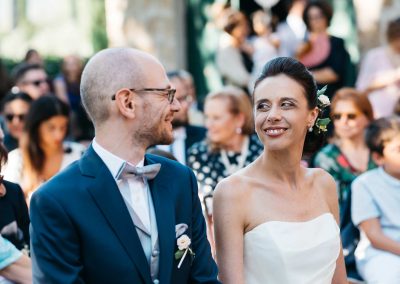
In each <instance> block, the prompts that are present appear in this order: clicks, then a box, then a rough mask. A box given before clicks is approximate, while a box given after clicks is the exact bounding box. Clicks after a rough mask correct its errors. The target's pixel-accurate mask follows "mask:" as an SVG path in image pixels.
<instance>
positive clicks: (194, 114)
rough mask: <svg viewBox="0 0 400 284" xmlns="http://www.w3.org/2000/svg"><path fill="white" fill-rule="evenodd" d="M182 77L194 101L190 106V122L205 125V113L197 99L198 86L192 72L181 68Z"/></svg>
mask: <svg viewBox="0 0 400 284" xmlns="http://www.w3.org/2000/svg"><path fill="white" fill-rule="evenodd" d="M179 74H180V77H181V78H182V80H183V82H184V84H185V86H186V89H187V92H188V93H189V94H190V96H191V98H192V101H191V103H190V107H189V113H188V115H189V123H190V124H191V125H196V126H204V114H203V112H202V111H201V107H200V105H199V101H198V100H197V93H196V86H195V84H194V79H193V76H192V74H190V73H189V72H188V71H186V70H183V69H182V70H179Z"/></svg>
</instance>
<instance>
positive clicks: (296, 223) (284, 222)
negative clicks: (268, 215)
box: [244, 212, 335, 236]
mask: <svg viewBox="0 0 400 284" xmlns="http://www.w3.org/2000/svg"><path fill="white" fill-rule="evenodd" d="M325 216H326V217H329V216H330V217H331V218H332V219H333V220H335V218H334V216H333V215H332V213H330V212H325V213H322V214H321V215H318V216H317V217H314V218H312V219H309V220H306V221H275V220H272V221H266V222H263V223H260V224H258V225H257V226H255V227H254V228H253V229H251V230H250V231H247V232H246V233H244V236H246V235H247V234H249V233H251V232H254V231H255V230H257V229H259V228H260V227H264V226H267V225H272V224H285V225H289V226H290V225H299V224H309V223H312V222H315V221H317V220H319V219H321V218H324V217H325Z"/></svg>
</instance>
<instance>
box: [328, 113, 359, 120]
mask: <svg viewBox="0 0 400 284" xmlns="http://www.w3.org/2000/svg"><path fill="white" fill-rule="evenodd" d="M342 116H346V117H347V119H348V120H354V119H356V118H357V116H358V114H356V113H334V114H333V115H332V118H333V120H340V119H341V118H342Z"/></svg>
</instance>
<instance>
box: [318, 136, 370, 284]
mask: <svg viewBox="0 0 400 284" xmlns="http://www.w3.org/2000/svg"><path fill="white" fill-rule="evenodd" d="M312 165H313V167H318V168H322V169H324V170H326V171H327V172H328V173H330V174H331V175H332V176H333V178H334V179H335V181H336V186H337V190H338V197H339V212H340V234H341V238H342V245H343V254H344V257H345V263H346V270H347V276H348V278H353V279H358V280H360V279H361V278H360V277H359V275H358V273H357V270H356V266H355V258H354V251H355V249H356V247H357V243H358V241H359V237H360V233H359V231H358V229H357V228H356V227H355V226H354V224H353V223H352V221H351V211H350V209H351V183H352V182H353V180H354V179H355V178H356V177H357V176H358V175H360V174H362V172H360V171H358V170H357V169H355V168H354V167H353V166H352V165H351V164H350V163H349V161H348V160H347V159H346V156H345V155H344V154H343V153H342V152H341V151H340V148H339V147H338V146H337V145H335V144H328V145H326V146H325V147H324V148H322V149H321V150H320V152H319V153H318V154H317V155H316V156H315V158H314V161H313V163H312ZM375 167H376V165H375V163H374V162H373V161H372V159H371V156H370V158H369V161H368V169H367V170H370V169H373V168H375Z"/></svg>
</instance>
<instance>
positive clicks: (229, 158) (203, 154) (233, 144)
mask: <svg viewBox="0 0 400 284" xmlns="http://www.w3.org/2000/svg"><path fill="white" fill-rule="evenodd" d="M204 114H205V125H206V128H207V139H205V140H203V141H201V142H198V143H195V144H194V145H193V146H192V147H191V148H190V149H189V152H188V155H189V157H188V162H189V164H188V165H189V167H191V168H192V169H193V171H194V173H195V175H196V178H197V181H198V184H199V194H200V197H201V198H203V205H204V206H205V213H206V217H207V225H208V237H209V240H210V243H211V246H212V247H213V232H212V193H213V191H214V189H215V186H216V185H217V183H218V182H219V181H221V180H222V179H223V178H225V177H227V176H230V175H232V174H234V173H235V172H237V171H238V170H240V169H241V168H243V167H245V166H247V165H248V164H250V163H251V162H252V161H254V160H255V159H256V158H257V157H258V156H259V155H260V153H261V152H262V149H263V147H262V144H261V143H260V141H259V139H258V138H257V136H256V135H255V134H254V125H253V114H252V107H251V102H250V99H249V97H248V95H247V94H246V93H244V91H242V90H241V89H238V88H234V87H226V88H224V89H222V90H220V91H217V92H215V93H211V94H209V95H207V97H206V101H205V105H204Z"/></svg>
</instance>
